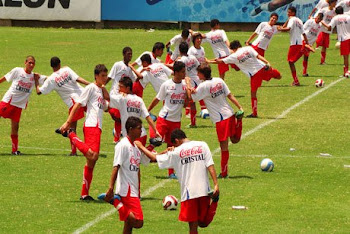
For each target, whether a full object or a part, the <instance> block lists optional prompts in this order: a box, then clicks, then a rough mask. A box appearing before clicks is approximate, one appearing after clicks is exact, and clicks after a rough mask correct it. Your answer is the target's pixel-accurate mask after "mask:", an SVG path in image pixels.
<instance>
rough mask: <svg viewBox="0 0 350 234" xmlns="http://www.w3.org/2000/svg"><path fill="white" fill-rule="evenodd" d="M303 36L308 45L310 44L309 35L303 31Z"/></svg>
mask: <svg viewBox="0 0 350 234" xmlns="http://www.w3.org/2000/svg"><path fill="white" fill-rule="evenodd" d="M303 37H304V41H305V43H306V44H307V45H308V44H309V40H308V39H307V36H306V34H305V33H303Z"/></svg>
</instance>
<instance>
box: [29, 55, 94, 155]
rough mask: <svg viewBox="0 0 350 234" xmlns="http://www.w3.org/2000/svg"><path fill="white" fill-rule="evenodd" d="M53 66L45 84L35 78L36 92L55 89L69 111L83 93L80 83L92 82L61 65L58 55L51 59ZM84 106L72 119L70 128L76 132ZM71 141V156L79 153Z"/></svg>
mask: <svg viewBox="0 0 350 234" xmlns="http://www.w3.org/2000/svg"><path fill="white" fill-rule="evenodd" d="M50 65H51V68H52V69H53V73H52V74H51V75H50V76H49V77H48V78H47V79H46V81H45V82H44V84H43V86H41V87H39V82H37V80H35V81H36V82H35V86H36V93H37V94H38V95H41V94H49V93H50V92H51V91H53V90H55V91H56V92H57V93H58V95H60V97H61V98H62V100H63V101H64V103H65V104H66V105H67V106H68V108H69V112H68V114H69V113H70V112H71V111H72V108H73V105H74V104H75V102H76V101H77V99H78V98H79V96H80V95H81V93H82V91H83V89H84V88H83V87H81V86H80V85H79V84H78V83H80V84H84V85H88V84H90V82H88V81H86V80H84V79H83V78H81V77H79V76H78V75H77V74H76V73H75V72H74V71H73V70H72V69H70V68H69V67H61V60H60V59H59V58H58V57H52V58H51V60H50ZM84 111H85V110H84V108H83V107H81V108H80V109H79V110H77V112H76V114H75V116H74V117H73V119H72V123H71V124H70V126H69V128H70V129H72V130H73V131H74V132H76V129H77V122H78V120H79V119H82V118H84ZM70 143H71V150H72V151H71V153H70V156H76V155H77V148H76V147H75V145H74V144H73V143H72V141H71V142H70Z"/></svg>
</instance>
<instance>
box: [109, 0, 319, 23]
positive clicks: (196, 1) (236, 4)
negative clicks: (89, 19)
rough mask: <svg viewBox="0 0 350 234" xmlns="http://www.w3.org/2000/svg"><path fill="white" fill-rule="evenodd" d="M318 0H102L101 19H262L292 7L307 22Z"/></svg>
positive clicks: (282, 14)
mask: <svg viewBox="0 0 350 234" xmlns="http://www.w3.org/2000/svg"><path fill="white" fill-rule="evenodd" d="M317 2H318V0H118V1H116V0H102V20H125V21H183V22H209V21H210V20H211V19H214V18H216V19H219V20H220V21H221V22H262V21H267V20H268V19H269V16H270V14H271V13H272V12H276V13H277V14H278V15H279V16H280V18H279V22H284V21H286V20H287V9H288V7H289V6H295V7H296V8H297V16H298V17H299V18H301V19H302V20H303V21H306V20H307V18H308V16H309V14H310V12H311V11H312V9H313V8H314V7H315V6H316V4H317Z"/></svg>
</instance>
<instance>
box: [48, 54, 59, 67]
mask: <svg viewBox="0 0 350 234" xmlns="http://www.w3.org/2000/svg"><path fill="white" fill-rule="evenodd" d="M60 64H61V60H60V58H59V57H56V56H55V57H52V58H51V60H50V65H51V67H52V68H55V67H58V66H59V65H60Z"/></svg>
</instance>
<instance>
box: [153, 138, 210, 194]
mask: <svg viewBox="0 0 350 234" xmlns="http://www.w3.org/2000/svg"><path fill="white" fill-rule="evenodd" d="M157 162H158V166H159V168H162V169H165V168H174V169H175V171H176V175H177V177H178V179H179V183H180V186H181V201H187V200H189V199H194V198H198V197H204V196H208V192H209V191H210V183H209V179H208V169H207V168H208V167H209V166H211V165H214V162H213V158H212V155H211V152H210V149H209V147H208V145H207V143H205V142H203V141H188V142H184V143H182V144H181V145H180V146H179V147H176V148H175V149H174V151H168V152H167V153H166V154H161V155H157Z"/></svg>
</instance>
